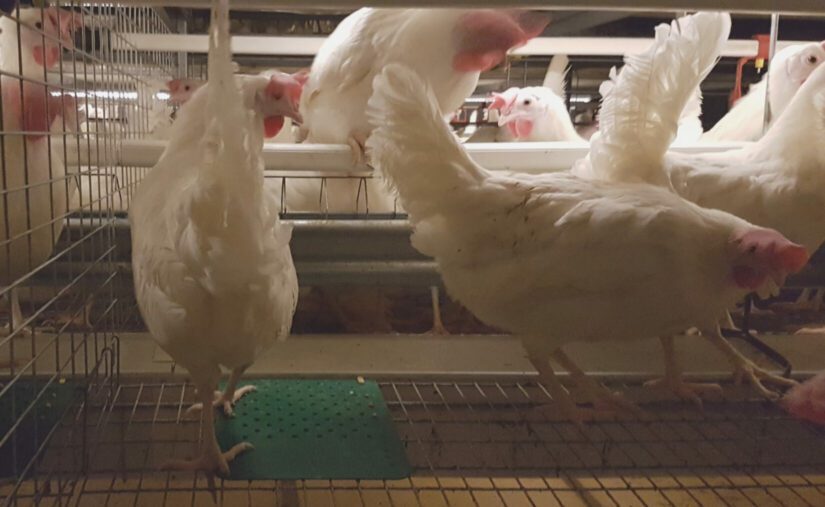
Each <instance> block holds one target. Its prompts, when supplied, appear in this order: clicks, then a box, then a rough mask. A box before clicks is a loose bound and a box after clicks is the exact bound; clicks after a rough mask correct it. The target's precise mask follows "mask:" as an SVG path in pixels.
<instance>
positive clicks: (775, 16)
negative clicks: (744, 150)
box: [762, 13, 779, 132]
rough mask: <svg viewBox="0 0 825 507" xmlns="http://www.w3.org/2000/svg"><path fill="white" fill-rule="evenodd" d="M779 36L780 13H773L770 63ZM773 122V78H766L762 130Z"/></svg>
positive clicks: (769, 53) (766, 128)
mask: <svg viewBox="0 0 825 507" xmlns="http://www.w3.org/2000/svg"><path fill="white" fill-rule="evenodd" d="M778 37H779V14H776V13H774V14H771V35H770V48H769V50H768V64H769V65H770V63H772V62H773V56H774V55H775V54H776V40H777V38H778ZM770 123H771V80H770V79H765V116H764V117H763V118H762V131H763V132H765V131H767V130H768V126H769V125H770Z"/></svg>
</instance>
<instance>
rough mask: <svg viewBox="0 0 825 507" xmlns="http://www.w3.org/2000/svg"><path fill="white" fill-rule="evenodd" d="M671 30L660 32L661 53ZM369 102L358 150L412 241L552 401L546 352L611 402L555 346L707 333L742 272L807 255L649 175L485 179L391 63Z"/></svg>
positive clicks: (739, 286)
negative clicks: (367, 152)
mask: <svg viewBox="0 0 825 507" xmlns="http://www.w3.org/2000/svg"><path fill="white" fill-rule="evenodd" d="M703 18H707V19H706V22H707V23H709V24H711V25H716V24H722V25H724V21H725V20H726V19H727V18H726V17H721V16H720V15H715V14H708V15H704V16H703ZM717 28H718V27H717ZM684 32H685V30H682V32H681V33H684ZM706 36H707V34H706ZM679 37H680V33H679V32H677V31H675V30H670V29H669V27H666V28H665V30H664V31H660V32H659V37H658V39H657V47H661V44H662V43H664V42H665V40H663V39H666V40H667V41H669V40H671V39H676V40H678V39H679ZM723 40H724V39H723ZM694 49H695V48H694ZM368 110H369V113H370V115H371V118H372V121H373V122H374V123H375V125H376V130H375V131H374V132H373V134H372V136H371V137H370V139H369V140H368V142H367V146H368V148H370V149H371V157H372V160H373V162H374V163H375V164H376V165H377V166H378V168H380V170H381V171H382V172H383V173H384V174H385V175H386V176H387V177H388V178H389V179H390V180H391V181H392V182H393V183H394V185H395V186H396V187H397V190H398V193H399V196H400V199H401V201H402V203H403V205H404V208H405V209H406V210H407V211H408V213H409V216H410V220H411V221H412V223H413V226H414V231H415V232H414V234H413V236H412V243H413V246H414V247H415V248H416V249H418V250H419V251H421V252H422V253H424V254H426V255H429V256H432V257H434V258H435V260H436V261H437V263H438V266H439V269H440V272H441V275H442V277H443V279H444V282H445V285H446V286H447V289H448V291H449V292H450V294H451V295H452V296H453V297H454V298H455V299H457V300H458V301H460V302H462V303H463V304H464V305H465V306H467V308H469V309H470V310H471V311H472V312H473V313H475V314H476V316H478V317H479V318H480V319H482V320H483V321H484V322H486V323H488V324H491V325H494V326H496V327H499V328H502V329H505V330H507V331H510V332H512V333H515V334H518V335H520V336H522V338H523V341H524V344H525V346H526V348H527V350H528V353H529V354H530V357H531V358H532V359H533V361H534V364H535V365H536V367H537V368H538V369H539V371H540V372H542V373H544V374H545V375H544V377H545V379H546V380H548V381H550V382H551V386H554V389H555V390H556V393H557V394H559V396H562V398H561V401H565V400H567V398H566V397H564V396H563V394H561V390H560V388H559V386H558V384H556V381H555V380H554V379H553V375H552V368H551V367H550V366H549V363H547V359H548V356H550V355H552V357H554V358H555V359H557V360H558V361H559V362H560V363H561V364H563V365H564V366H565V367H567V368H568V369H570V370H571V372H572V373H573V374H574V375H575V376H577V377H578V378H579V380H580V381H581V382H582V383H583V384H584V385H586V386H589V387H588V390H589V391H590V394H591V395H592V396H593V397H594V398H596V399H601V400H603V401H604V400H609V401H615V400H614V399H613V398H612V397H611V396H610V395H609V394H606V393H604V392H603V391H601V390H600V389H599V388H598V387H597V386H595V385H594V382H593V381H592V380H590V381H588V380H587V377H586V376H585V375H584V374H583V372H581V370H579V369H578V368H576V366H575V364H573V363H572V361H570V360H569V359H568V358H567V356H566V355H565V354H564V353H563V351H562V350H561V347H562V346H563V345H564V344H565V343H569V342H572V341H597V340H631V339H638V338H646V337H652V336H659V335H669V334H673V333H678V332H681V331H683V330H684V329H687V328H689V327H691V326H696V325H698V326H703V327H704V328H712V327H713V326H715V323H716V321H717V320H718V319H719V317H720V316H721V314H722V313H723V312H724V310H725V309H726V308H728V307H729V306H730V305H732V304H733V303H734V302H735V301H737V300H738V299H739V298H740V297H741V296H742V295H743V294H744V293H745V292H746V291H747V290H748V289H749V288H750V285H748V286H745V285H744V284H743V283H742V281H741V280H740V277H739V276H738V273H739V272H740V271H747V272H753V273H754V274H755V275H759V276H764V277H767V276H770V275H775V274H784V273H785V270H786V263H787V262H790V260H794V259H796V258H797V257H799V256H800V255H801V256H805V253H804V250H803V249H802V248H801V247H799V246H798V245H794V244H792V243H790V242H789V241H787V240H786V239H784V238H783V237H782V236H781V235H779V234H778V233H776V232H775V231H770V230H766V229H762V228H758V227H755V226H752V225H750V224H748V223H747V222H745V221H744V220H741V219H739V218H736V217H734V216H732V215H728V214H726V213H721V212H718V211H714V210H705V209H702V208H699V207H698V206H696V205H693V204H691V203H689V202H687V201H685V200H684V199H681V198H679V197H678V196H675V195H674V194H672V193H670V192H668V191H666V190H664V189H661V188H658V187H656V186H653V185H649V184H646V183H629V182H623V181H617V180H619V179H620V178H616V179H614V180H612V181H602V180H597V179H588V178H582V177H579V176H577V175H575V174H573V173H572V172H559V173H550V174H543V175H528V174H504V173H491V172H489V171H487V170H485V169H484V168H482V167H480V166H479V165H477V164H476V163H475V162H473V161H472V160H471V159H470V157H469V156H468V155H467V153H466V151H465V150H464V148H463V147H462V146H461V145H460V144H459V143H458V142H457V141H456V139H455V137H454V136H453V135H452V133H451V132H450V130H449V128H448V127H447V125H446V124H445V123H444V122H443V120H442V111H441V110H440V109H439V108H438V104H437V102H436V101H435V100H434V98H433V96H432V94H431V91H430V89H429V87H428V85H427V84H426V83H425V82H424V81H423V80H422V79H421V78H419V77H418V76H417V75H416V74H415V73H414V72H412V71H411V70H409V69H405V68H403V67H401V66H391V67H388V68H386V69H385V70H384V72H383V73H382V74H381V75H380V76H379V77H378V78H376V81H375V93H374V95H373V97H372V98H371V99H370V103H369V109H368ZM649 120H652V118H649ZM675 123H676V122H675V120H674V121H673V125H666V126H667V127H669V128H670V132H671V136H672V135H673V133H675ZM650 127H651V128H653V125H652V124H651V125H650ZM607 146H609V143H608V144H607V145H606V147H607ZM643 146H644V145H643ZM645 148H647V147H645ZM634 149H638V145H635V146H633V147H620V148H619V149H618V150H617V153H616V154H617V156H628V153H629V152H630V153H632V151H633V150H634ZM651 162H652V160H651ZM620 167H621V166H616V168H617V169H619V170H618V171H617V172H616V176H617V177H618V176H621V174H622V172H621V169H620ZM750 366H752V365H748V367H750ZM565 403H568V405H567V408H568V409H572V407H571V406H570V405H569V400H568V401H566V402H565Z"/></svg>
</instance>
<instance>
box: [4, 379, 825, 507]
mask: <svg viewBox="0 0 825 507" xmlns="http://www.w3.org/2000/svg"><path fill="white" fill-rule="evenodd" d="M609 385H610V386H611V387H613V388H616V389H618V390H621V391H623V392H625V393H626V394H627V395H628V396H629V397H630V398H631V399H634V400H638V401H640V402H641V403H643V408H644V409H645V411H646V414H645V415H644V416H642V417H637V418H632V419H612V420H598V421H593V422H589V423H587V424H586V425H585V427H584V430H583V431H582V430H580V429H579V428H578V427H577V426H576V425H575V424H572V423H571V422H569V421H566V420H564V419H562V418H561V416H560V415H559V414H558V411H557V410H555V406H554V404H553V401H552V400H551V399H550V398H549V396H548V395H547V393H546V391H545V389H544V387H543V386H541V385H540V384H536V383H529V382H525V383H518V382H507V383H504V382H489V381H486V382H477V383H476V382H422V381H415V382H397V381H394V382H382V383H381V388H382V390H383V394H384V396H385V399H386V401H387V403H388V405H389V408H390V411H391V413H392V416H393V420H394V422H395V425H396V428H397V431H398V432H399V435H400V436H401V438H402V440H403V442H404V444H405V447H406V450H407V455H408V459H409V461H410V463H411V464H412V465H413V467H414V469H415V472H414V474H413V477H411V478H410V479H409V480H401V481H317V480H313V481H295V482H286V481H254V482H248V481H223V482H222V483H219V489H220V490H219V492H218V494H219V499H220V500H222V503H223V505H231V506H236V505H237V506H242V505H249V506H258V505H279V506H281V505H284V506H292V505H305V506H327V505H329V506H353V505H366V506H373V505H388V506H389V505H392V506H423V507H437V506H482V507H483V506H531V505H532V506H535V507H544V506H554V505H562V506H589V505H598V506H631V505H640V506H641V505H645V506H653V505H674V506H690V505H695V506H713V505H725V506H739V505H758V506H769V505H781V506H796V505H800V506H806V505H809V506H822V505H825V431H822V430H820V429H818V428H815V427H814V426H811V425H808V424H806V423H801V422H798V421H796V420H793V419H790V418H789V417H788V416H786V415H785V414H784V413H783V412H781V411H780V410H779V409H777V408H776V407H775V406H774V405H772V404H770V403H766V402H764V401H760V400H756V399H754V398H753V397H752V396H751V394H750V391H749V390H748V389H746V388H739V387H735V386H731V385H726V386H725V393H724V399H719V400H715V401H711V402H707V403H706V404H705V409H704V412H700V411H698V410H697V409H696V408H695V407H694V406H693V405H691V404H688V403H682V402H672V401H662V398H661V396H660V395H657V394H656V393H655V391H651V390H649V389H647V388H644V387H642V386H641V385H639V384H636V383H631V384H625V383H623V384H616V383H611V384H609ZM573 391H574V393H575V389H573ZM253 396H254V394H253ZM193 401H194V389H193V387H192V386H191V385H188V384H183V383H180V382H172V383H135V384H128V385H121V386H120V387H119V388H118V389H117V391H114V392H113V393H111V395H110V396H109V399H108V400H107V402H106V403H104V404H100V405H99V406H93V405H94V404H93V403H89V408H88V409H87V410H85V411H81V412H85V416H84V417H82V418H80V417H79V418H77V419H76V420H74V421H70V422H69V424H66V425H65V427H64V428H62V429H61V432H60V434H58V435H56V438H54V439H53V441H52V445H51V447H50V449H49V450H48V451H47V453H46V455H45V456H44V459H43V462H42V463H41V465H40V470H39V471H38V477H39V479H38V480H37V481H34V480H32V481H29V482H27V483H25V484H24V485H23V487H22V488H21V490H20V491H19V492H18V494H17V497H18V499H19V500H18V502H19V504H20V505H29V504H32V503H37V502H39V504H40V505H71V506H79V505H84V506H85V505H95V506H97V505H118V506H119V505H135V506H137V505H151V506H153V507H156V506H160V505H164V506H179V505H214V504H213V502H212V499H211V496H210V494H209V492H208V489H207V484H206V480H205V479H204V478H203V477H201V476H199V477H198V478H195V477H194V476H193V475H192V474H185V473H174V474H170V473H160V472H157V471H156V470H157V465H158V464H159V463H161V462H162V461H163V460H164V459H166V458H169V457H172V456H175V457H183V456H189V455H192V454H193V453H194V450H195V439H196V436H197V431H198V423H197V422H195V421H194V420H189V419H187V418H186V417H185V409H186V407H187V406H188V404H189V403H191V402H193ZM241 403H243V401H241ZM81 421H85V422H81ZM79 424H85V425H86V426H87V428H89V431H87V432H86V434H87V439H88V441H89V443H88V444H87V447H86V448H87V449H88V451H89V452H88V453H87V454H86V459H87V462H86V465H87V470H88V472H87V473H84V474H82V475H80V476H78V477H79V479H77V480H74V479H72V480H64V479H58V478H57V477H60V476H61V474H60V473H59V472H65V471H66V470H69V469H71V468H72V467H73V466H74V467H76V466H77V462H78V461H79V458H78V456H79V455H81V454H82V453H80V452H78V451H79V446H81V445H82V442H81V441H79V440H78V438H77V437H76V436H75V437H72V436H71V435H77V434H78V431H77V428H78V425H79ZM253 452H254V451H253ZM50 475H51V476H52V477H54V478H53V479H51V480H50V479H49V477H50ZM2 488H3V487H2V486H0V493H2V494H8V486H6V490H4V489H2ZM0 498H2V497H0ZM4 500H8V498H6V499H4Z"/></svg>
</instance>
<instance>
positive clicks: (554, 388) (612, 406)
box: [527, 346, 640, 430]
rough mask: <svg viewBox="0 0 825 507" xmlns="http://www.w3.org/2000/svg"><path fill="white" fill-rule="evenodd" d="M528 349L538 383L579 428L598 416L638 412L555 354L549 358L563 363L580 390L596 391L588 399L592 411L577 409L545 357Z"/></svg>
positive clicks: (561, 353)
mask: <svg viewBox="0 0 825 507" xmlns="http://www.w3.org/2000/svg"><path fill="white" fill-rule="evenodd" d="M527 349H528V354H527V355H528V359H529V360H530V362H531V363H532V364H533V367H535V368H536V370H537V371H538V373H539V378H540V380H541V381H542V383H543V384H545V385H546V386H547V389H548V390H549V391H550V395H551V396H552V398H553V400H554V401H555V402H556V403H558V404H559V408H560V410H561V413H562V414H564V415H565V416H567V417H568V418H569V419H570V420H571V421H573V422H574V423H575V424H576V425H577V426H579V428H580V429H582V430H583V429H584V422H585V421H589V420H593V419H596V418H599V417H602V418H603V417H612V416H615V414H616V413H617V411H625V410H628V409H629V410H631V411H634V412H636V413H639V412H640V409H639V408H638V407H636V405H635V404H633V403H632V402H629V401H627V400H624V399H623V397H621V395H618V394H616V393H612V392H609V391H607V390H606V389H604V388H603V387H602V386H600V385H599V384H597V383H596V382H595V381H593V380H592V379H590V378H589V377H587V375H585V374H584V372H582V371H581V369H579V367H578V366H576V365H575V363H573V361H572V360H570V359H569V358H568V357H567V356H566V355H565V354H564V352H561V351H560V350H559V351H556V352H554V353H552V354H551V357H553V358H554V359H556V361H558V362H559V363H560V364H562V366H564V367H565V369H567V370H568V372H570V373H571V376H573V378H574V379H575V380H576V383H577V385H578V386H579V387H582V388H583V389H584V390H586V391H588V390H589V391H591V392H592V391H597V392H593V393H592V395H591V396H590V397H591V398H592V399H593V407H592V408H586V407H580V406H578V405H577V404H576V402H575V400H573V397H572V396H571V395H570V393H569V392H568V391H567V389H565V388H564V386H563V385H562V384H561V382H560V381H559V379H558V377H556V372H555V371H554V370H553V367H552V365H551V364H550V361H549V360H548V358H547V355H546V354H545V353H541V352H539V351H533V350H530V348H529V346H528V347H527ZM560 357H561V359H560ZM579 373H580V374H581V375H583V376H584V377H586V378H585V379H584V380H582V379H581V378H579V376H578V374H579ZM594 386H595V387H594ZM600 398H605V400H610V401H605V402H599V401H596V400H597V399H600ZM611 402H612V403H611Z"/></svg>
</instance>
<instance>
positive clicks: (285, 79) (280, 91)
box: [265, 73, 303, 104]
mask: <svg viewBox="0 0 825 507" xmlns="http://www.w3.org/2000/svg"><path fill="white" fill-rule="evenodd" d="M302 90H303V86H302V85H301V83H300V82H299V81H298V80H296V79H295V78H294V77H292V76H290V75H289V74H283V73H276V74H273V75H271V76H270V77H269V83H268V84H267V85H266V90H265V92H266V94H267V96H269V97H271V98H273V99H275V100H280V99H281V97H284V96H286V97H289V99H290V100H291V101H292V102H293V104H297V103H298V101H300V100H301V91H302Z"/></svg>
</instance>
